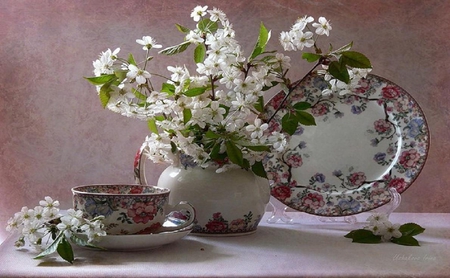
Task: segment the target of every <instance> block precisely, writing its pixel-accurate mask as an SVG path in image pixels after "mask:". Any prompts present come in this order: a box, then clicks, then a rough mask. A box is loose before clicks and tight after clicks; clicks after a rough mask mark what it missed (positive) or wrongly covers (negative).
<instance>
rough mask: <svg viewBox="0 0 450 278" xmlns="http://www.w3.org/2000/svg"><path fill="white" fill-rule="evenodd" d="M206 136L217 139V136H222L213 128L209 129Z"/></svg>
mask: <svg viewBox="0 0 450 278" xmlns="http://www.w3.org/2000/svg"><path fill="white" fill-rule="evenodd" d="M205 137H206V138H210V139H217V138H220V135H219V134H217V133H215V132H214V131H212V130H208V131H207V132H206V133H205Z"/></svg>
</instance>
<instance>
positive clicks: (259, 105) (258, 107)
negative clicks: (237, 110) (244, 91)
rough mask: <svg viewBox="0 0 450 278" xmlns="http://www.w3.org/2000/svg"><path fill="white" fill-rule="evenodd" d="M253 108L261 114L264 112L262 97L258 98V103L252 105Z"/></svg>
mask: <svg viewBox="0 0 450 278" xmlns="http://www.w3.org/2000/svg"><path fill="white" fill-rule="evenodd" d="M253 107H255V109H256V111H258V112H260V113H262V112H264V97H262V96H261V97H259V98H258V101H257V102H256V103H255V105H253Z"/></svg>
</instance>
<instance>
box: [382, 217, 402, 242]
mask: <svg viewBox="0 0 450 278" xmlns="http://www.w3.org/2000/svg"><path fill="white" fill-rule="evenodd" d="M384 225H385V227H386V231H385V232H384V233H383V234H382V236H383V239H384V240H390V239H391V238H393V237H395V238H399V237H401V236H402V233H401V232H400V230H399V228H400V224H392V223H391V222H390V221H385V222H384Z"/></svg>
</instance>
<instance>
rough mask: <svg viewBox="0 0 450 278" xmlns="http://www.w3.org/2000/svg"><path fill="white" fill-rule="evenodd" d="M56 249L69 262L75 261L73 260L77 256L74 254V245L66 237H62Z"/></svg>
mask: <svg viewBox="0 0 450 278" xmlns="http://www.w3.org/2000/svg"><path fill="white" fill-rule="evenodd" d="M56 251H57V252H58V254H59V255H60V256H61V258H63V259H64V260H66V261H68V262H69V263H73V260H74V259H75V258H74V256H73V250H72V246H71V245H70V243H69V242H68V241H67V239H66V238H65V237H62V239H61V242H60V243H59V244H58V247H57V248H56Z"/></svg>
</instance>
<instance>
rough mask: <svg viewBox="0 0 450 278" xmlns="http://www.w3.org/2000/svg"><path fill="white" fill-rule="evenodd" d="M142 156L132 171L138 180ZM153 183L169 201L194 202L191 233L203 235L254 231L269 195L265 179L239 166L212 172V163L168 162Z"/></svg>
mask: <svg viewBox="0 0 450 278" xmlns="http://www.w3.org/2000/svg"><path fill="white" fill-rule="evenodd" d="M143 160H144V161H145V158H142V159H139V161H138V163H136V164H135V165H136V167H137V169H136V170H135V173H136V175H139V176H138V177H136V178H137V179H136V180H137V181H138V182H139V181H140V182H141V183H146V181H145V175H144V173H145V171H143V169H142V168H143V167H145V166H144V165H143V164H144V163H142V164H141V163H140V162H144V161H143ZM157 186H158V187H166V188H169V189H170V190H171V193H170V196H169V204H178V203H179V202H180V201H187V202H189V203H190V204H191V205H193V206H194V208H195V211H196V218H197V219H196V225H195V227H194V230H193V231H192V234H195V235H204V236H237V235H245V234H251V233H254V232H255V231H256V228H257V226H258V224H259V222H260V221H261V218H262V216H263V214H264V211H265V207H266V205H267V203H268V202H269V198H270V187H269V183H268V181H267V180H266V179H263V178H260V177H258V176H256V175H255V174H253V172H251V171H246V170H243V169H229V170H228V171H226V172H223V173H216V168H215V167H209V168H206V169H203V168H201V167H187V168H185V167H184V166H182V165H179V166H177V165H171V166H169V167H167V168H166V169H165V170H164V171H163V172H162V174H161V176H160V177H159V179H158V183H157Z"/></svg>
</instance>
